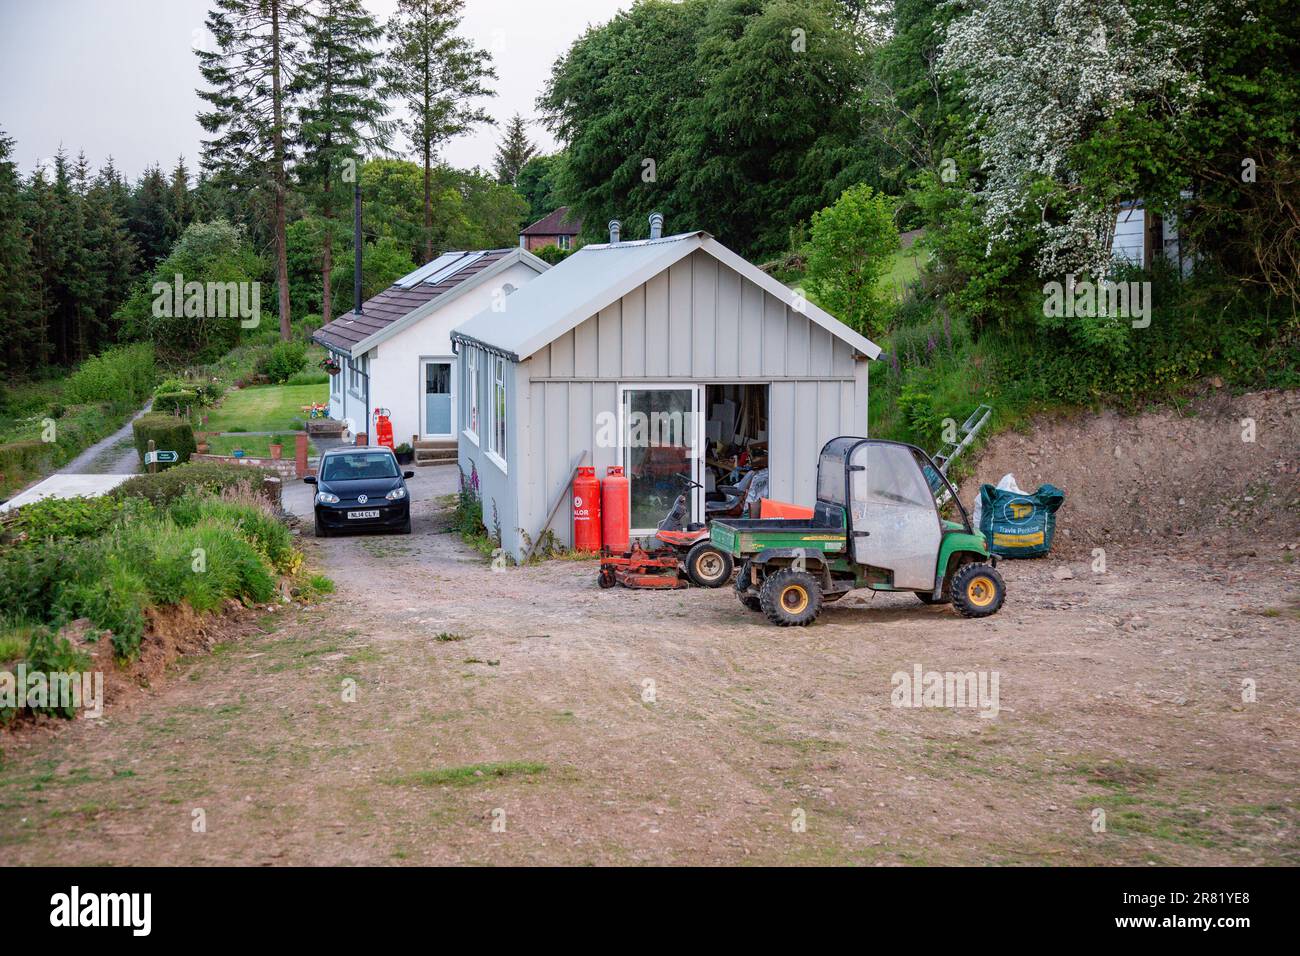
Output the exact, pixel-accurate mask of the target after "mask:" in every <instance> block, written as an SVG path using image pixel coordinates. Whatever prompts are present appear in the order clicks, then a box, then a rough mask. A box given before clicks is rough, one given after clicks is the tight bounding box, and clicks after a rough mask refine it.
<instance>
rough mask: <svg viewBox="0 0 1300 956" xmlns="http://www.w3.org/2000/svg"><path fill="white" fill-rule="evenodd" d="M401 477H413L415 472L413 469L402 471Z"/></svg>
mask: <svg viewBox="0 0 1300 956" xmlns="http://www.w3.org/2000/svg"><path fill="white" fill-rule="evenodd" d="M402 477H403V478H414V477H415V472H413V471H404V472H402Z"/></svg>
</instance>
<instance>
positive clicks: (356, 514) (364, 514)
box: [348, 511, 379, 518]
mask: <svg viewBox="0 0 1300 956" xmlns="http://www.w3.org/2000/svg"><path fill="white" fill-rule="evenodd" d="M348 517H349V518H378V517H379V512H378V511H349V512H348Z"/></svg>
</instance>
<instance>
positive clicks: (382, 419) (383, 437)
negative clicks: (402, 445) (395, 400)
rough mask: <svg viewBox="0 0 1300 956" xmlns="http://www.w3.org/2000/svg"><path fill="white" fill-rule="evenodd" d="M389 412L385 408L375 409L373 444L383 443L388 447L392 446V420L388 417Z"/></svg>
mask: <svg viewBox="0 0 1300 956" xmlns="http://www.w3.org/2000/svg"><path fill="white" fill-rule="evenodd" d="M391 414H392V413H391V412H389V410H388V409H386V408H376V409H375V444H376V445H384V446H386V447H388V448H392V447H393V422H392V420H391V419H390V418H389V415H391Z"/></svg>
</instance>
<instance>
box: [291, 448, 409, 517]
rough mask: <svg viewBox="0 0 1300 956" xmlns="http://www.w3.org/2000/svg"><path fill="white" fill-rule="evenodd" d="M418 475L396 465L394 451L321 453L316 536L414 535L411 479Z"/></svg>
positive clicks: (310, 480) (314, 478) (313, 481)
mask: <svg viewBox="0 0 1300 956" xmlns="http://www.w3.org/2000/svg"><path fill="white" fill-rule="evenodd" d="M414 477H415V472H413V471H407V472H403V471H401V470H400V469H399V468H398V467H397V457H396V456H395V455H394V454H393V452H392V450H391V449H388V448H384V447H377V448H355V447H348V448H331V449H330V450H329V451H327V452H325V454H323V455H321V459H320V473H319V475H309V476H307V477H306V478H304V479H303V481H305V482H307V484H309V485H315V486H316V537H318V538H324V537H326V536H328V535H330V534H333V533H334V532H335V531H395V532H397V533H398V534H410V533H411V495H410V492H409V491H407V488H406V479H407V478H414Z"/></svg>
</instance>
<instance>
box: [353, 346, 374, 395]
mask: <svg viewBox="0 0 1300 956" xmlns="http://www.w3.org/2000/svg"><path fill="white" fill-rule="evenodd" d="M369 365H370V359H369V356H366V355H363V356H361V358H356V359H348V394H349V395H351V396H352V397H353V398H364V397H365V396H364V394H363V393H364V390H365V389H364V386H363V385H362V376H363V375H364V374H365V373H366V372H368V371H369Z"/></svg>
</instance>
